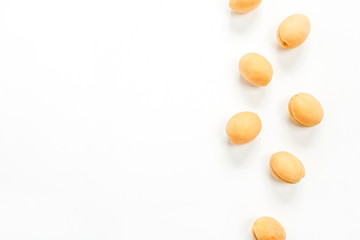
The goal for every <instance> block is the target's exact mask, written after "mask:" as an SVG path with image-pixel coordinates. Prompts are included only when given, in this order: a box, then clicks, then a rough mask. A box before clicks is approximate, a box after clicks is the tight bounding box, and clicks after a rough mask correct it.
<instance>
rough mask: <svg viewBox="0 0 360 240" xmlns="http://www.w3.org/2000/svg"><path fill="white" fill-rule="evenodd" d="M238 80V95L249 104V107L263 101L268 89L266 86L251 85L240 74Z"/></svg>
mask: <svg viewBox="0 0 360 240" xmlns="http://www.w3.org/2000/svg"><path fill="white" fill-rule="evenodd" d="M239 82H240V85H241V87H240V95H241V96H242V97H243V100H244V101H246V102H247V103H248V104H249V107H255V106H259V105H261V104H262V103H263V102H264V99H265V96H266V94H267V93H268V91H269V90H268V89H266V87H256V86H253V85H251V84H250V83H249V82H248V81H246V80H245V79H244V78H243V77H242V76H241V75H240V77H239ZM270 84H271V83H270Z"/></svg>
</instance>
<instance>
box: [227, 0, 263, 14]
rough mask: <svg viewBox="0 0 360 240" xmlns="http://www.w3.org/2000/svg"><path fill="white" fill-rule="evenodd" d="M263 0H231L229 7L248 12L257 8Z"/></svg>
mask: <svg viewBox="0 0 360 240" xmlns="http://www.w3.org/2000/svg"><path fill="white" fill-rule="evenodd" d="M260 3H261V0H230V1H229V7H230V8H231V9H232V10H234V11H235V12H237V13H247V12H250V11H252V10H254V9H255V8H257V7H258V6H259V5H260Z"/></svg>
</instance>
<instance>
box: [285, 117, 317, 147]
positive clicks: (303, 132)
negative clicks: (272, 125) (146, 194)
mask: <svg viewBox="0 0 360 240" xmlns="http://www.w3.org/2000/svg"><path fill="white" fill-rule="evenodd" d="M287 128H288V132H287V133H288V135H289V137H290V138H291V139H292V140H293V141H294V143H295V144H298V145H301V146H306V145H309V144H312V142H313V141H312V140H313V139H314V138H315V136H316V135H317V126H315V127H303V126H300V125H299V124H297V123H295V122H294V121H293V120H292V119H291V118H290V116H288V119H287Z"/></svg>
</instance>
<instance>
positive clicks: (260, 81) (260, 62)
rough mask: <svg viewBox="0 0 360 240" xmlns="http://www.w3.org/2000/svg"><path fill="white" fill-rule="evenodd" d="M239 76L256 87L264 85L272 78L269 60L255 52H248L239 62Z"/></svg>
mask: <svg viewBox="0 0 360 240" xmlns="http://www.w3.org/2000/svg"><path fill="white" fill-rule="evenodd" d="M239 71H240V74H241V76H242V77H243V78H244V79H246V81H248V82H249V83H251V84H252V85H254V86H258V87H265V86H266V85H268V84H269V83H270V81H271V79H272V75H273V68H272V66H271V64H270V62H269V61H268V60H267V59H266V58H264V57H263V56H261V55H260V54H257V53H248V54H245V55H244V56H242V57H241V59H240V62H239Z"/></svg>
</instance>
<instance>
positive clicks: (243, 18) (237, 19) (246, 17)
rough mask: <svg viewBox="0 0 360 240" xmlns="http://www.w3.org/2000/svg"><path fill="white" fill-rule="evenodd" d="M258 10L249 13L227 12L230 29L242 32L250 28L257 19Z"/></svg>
mask: <svg viewBox="0 0 360 240" xmlns="http://www.w3.org/2000/svg"><path fill="white" fill-rule="evenodd" d="M258 12H259V11H252V12H249V13H244V14H239V13H236V12H234V11H231V12H230V14H229V18H230V20H229V21H230V27H231V30H232V31H234V32H236V33H242V32H244V31H246V30H250V29H251V28H252V26H253V25H254V24H255V22H256V21H257V20H259V17H258Z"/></svg>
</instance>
